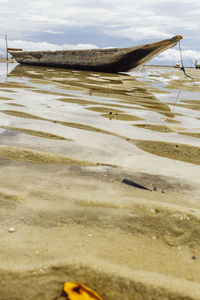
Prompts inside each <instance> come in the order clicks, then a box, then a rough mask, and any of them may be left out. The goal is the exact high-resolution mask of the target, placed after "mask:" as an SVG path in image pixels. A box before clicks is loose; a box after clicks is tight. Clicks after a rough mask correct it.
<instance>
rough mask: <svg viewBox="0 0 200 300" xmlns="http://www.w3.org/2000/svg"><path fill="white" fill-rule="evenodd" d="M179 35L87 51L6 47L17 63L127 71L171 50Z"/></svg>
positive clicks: (77, 68)
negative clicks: (149, 41) (28, 49)
mask: <svg viewBox="0 0 200 300" xmlns="http://www.w3.org/2000/svg"><path fill="white" fill-rule="evenodd" d="M181 39H182V36H180V35H176V36H174V37H172V38H170V39H166V40H162V41H159V42H156V43H151V44H147V45H143V46H136V47H128V48H107V49H87V50H58V51H22V49H15V48H8V52H9V53H10V54H11V56H12V57H13V58H14V59H15V60H16V61H17V62H18V63H20V64H26V65H39V66H50V67H60V68H67V69H74V70H90V71H96V72H109V73H118V72H127V71H130V70H132V69H134V68H136V67H138V66H140V65H142V64H145V63H146V62H147V61H149V60H151V59H152V58H153V57H155V56H156V55H158V54H159V53H161V52H163V51H165V50H167V49H169V48H171V47H174V46H175V45H176V44H177V42H178V41H180V40H181Z"/></svg>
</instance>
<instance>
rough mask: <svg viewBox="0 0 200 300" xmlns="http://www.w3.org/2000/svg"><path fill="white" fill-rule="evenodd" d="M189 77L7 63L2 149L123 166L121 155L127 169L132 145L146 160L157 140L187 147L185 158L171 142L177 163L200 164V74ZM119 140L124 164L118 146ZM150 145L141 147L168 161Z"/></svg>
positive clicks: (1, 94)
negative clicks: (17, 148)
mask: <svg viewBox="0 0 200 300" xmlns="http://www.w3.org/2000/svg"><path fill="white" fill-rule="evenodd" d="M188 72H189V73H190V75H192V76H193V77H194V79H193V80H191V79H188V78H187V77H185V76H184V75H183V73H181V71H179V70H177V69H174V68H158V67H150V66H149V67H145V68H143V69H141V70H139V71H138V72H137V71H135V72H132V73H130V74H104V73H102V74H101V73H94V72H84V71H72V70H65V69H52V68H44V67H33V66H21V65H14V64H9V65H6V64H1V65H0V74H1V77H0V80H1V83H0V103H1V111H0V114H1V124H0V128H1V129H0V136H1V144H2V145H9V146H21V147H28V148H30V149H35V150H39V149H40V150H43V151H46V150H48V149H50V150H51V152H54V153H59V154H65V153H66V152H67V153H69V155H72V156H73V157H74V158H77V159H82V160H84V159H86V160H88V159H90V160H92V161H93V162H97V163H98V162H101V163H111V164H112V163H113V164H116V161H119V156H120V165H121V166H124V167H127V166H130V161H129V159H128V160H127V158H126V157H125V156H129V155H130V153H129V152H130V149H129V150H128V151H126V147H127V148H129V147H132V148H133V151H134V150H135V152H136V153H137V154H139V153H140V154H141V156H142V155H143V154H144V153H143V152H141V151H140V150H139V149H140V146H139V145H140V143H139V141H140V140H142V141H143V140H144V141H151V140H152V141H154V144H155V143H156V142H155V141H159V142H161V144H162V142H163V145H165V142H171V143H180V144H185V149H186V153H183V151H182V155H180V157H179V155H177V153H174V145H173V144H168V148H169V150H168V152H170V159H173V158H174V159H176V160H177V159H179V160H181V161H188V160H189V162H191V163H194V164H200V160H199V159H198V158H195V157H193V156H194V155H193V154H192V151H193V150H194V153H196V152H195V151H196V150H197V149H196V148H194V149H193V148H192V147H191V146H199V137H200V125H199V118H200V113H199V111H200V85H199V84H198V80H199V81H200V75H199V73H198V72H199V71H198V70H194V69H189V70H188ZM193 90H194V91H193ZM116 137H118V139H116ZM119 139H120V143H121V144H122V145H121V146H122V148H123V149H122V151H124V153H123V157H124V159H123V157H122V156H121V155H119V153H117V149H116V148H115V149H113V146H114V147H116V144H117V143H118V140H119ZM91 141H93V143H91ZM127 141H129V143H132V144H134V145H135V146H136V147H137V149H135V147H133V145H129V146H127ZM150 144H151V143H150V142H145V145H146V146H145V147H144V146H143V147H142V149H143V150H144V151H146V152H150V153H152V154H155V155H159V156H164V157H169V155H168V154H165V153H164V152H163V151H162V150H160V151H159V148H160V146H159V145H161V144H160V143H159V145H158V146H157V147H156V149H154V150H153V149H152V148H153V147H151V146H150ZM143 145H144V143H143ZM161 146H162V145H161ZM188 147H189V148H188ZM187 149H190V153H191V157H190V158H189V159H188V158H187ZM131 155H132V154H131ZM192 157H193V158H192ZM16 159H18V156H17V155H16Z"/></svg>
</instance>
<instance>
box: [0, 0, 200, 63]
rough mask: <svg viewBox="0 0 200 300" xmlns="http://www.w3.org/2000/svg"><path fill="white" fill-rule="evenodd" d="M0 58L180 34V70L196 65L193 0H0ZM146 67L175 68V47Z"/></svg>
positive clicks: (199, 21) (199, 16) (199, 28)
mask: <svg viewBox="0 0 200 300" xmlns="http://www.w3.org/2000/svg"><path fill="white" fill-rule="evenodd" d="M0 20H1V22H0V56H1V55H5V35H7V37H8V47H11V48H15V47H17V48H23V50H58V49H84V48H106V47H128V46H134V45H143V44H147V43H151V42H156V41H160V40H163V39H167V38H170V37H172V36H174V35H182V36H183V40H182V41H181V42H180V46H181V53H182V57H183V62H184V66H193V65H194V62H195V60H196V59H197V60H199V61H200V38H199V37H200V1H197V0H176V1H174V0H129V1H123V0H98V1H95V0H56V1H55V0H31V1H30V0H0ZM151 63H154V64H162V65H165V64H166V65H170V64H175V63H180V51H179V46H178V45H177V46H176V47H174V48H172V49H169V50H167V51H165V52H163V53H162V54H160V55H159V56H157V57H156V58H154V59H153V60H152V61H151Z"/></svg>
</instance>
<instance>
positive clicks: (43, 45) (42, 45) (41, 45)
mask: <svg viewBox="0 0 200 300" xmlns="http://www.w3.org/2000/svg"><path fill="white" fill-rule="evenodd" d="M8 47H10V48H22V49H23V50H24V51H41V50H44V51H45V50H51V51H55V50H67V49H68V50H73V49H95V48H98V47H97V46H96V45H92V44H77V45H72V44H62V45H57V44H52V43H47V42H27V41H22V40H13V41H11V42H10V45H9V44H8ZM0 49H2V52H3V49H4V51H5V41H4V40H3V39H0Z"/></svg>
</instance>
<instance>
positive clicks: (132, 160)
mask: <svg viewBox="0 0 200 300" xmlns="http://www.w3.org/2000/svg"><path fill="white" fill-rule="evenodd" d="M186 71H187V73H188V75H190V76H191V77H192V78H188V77H186V76H185V75H184V73H183V72H181V71H180V70H179V69H176V68H173V67H159V66H144V67H143V68H141V69H138V70H135V71H132V72H130V73H126V74H106V73H95V72H86V71H73V70H66V69H58V68H46V67H36V66H22V65H17V64H13V63H12V64H3V63H1V64H0V117H1V118H0V219H1V225H0V300H7V299H9V300H18V299H20V300H27V299H28V300H63V299H64V298H63V295H62V289H63V285H64V282H66V281H70V282H79V283H82V284H85V285H87V286H89V287H90V288H91V289H93V290H94V291H96V292H97V293H98V294H99V295H101V297H102V298H103V299H104V300H116V299H126V300H135V299H144V300H147V299H156V300H157V299H194V300H197V299H200V273H199V269H200V185H199V182H200V71H199V70H196V69H194V68H187V70H186ZM11 229H12V230H11Z"/></svg>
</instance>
